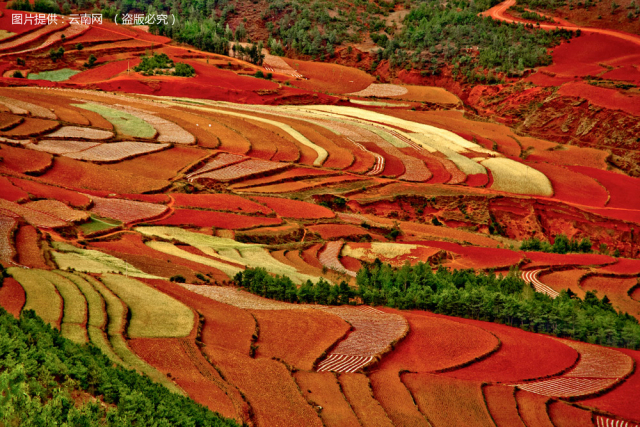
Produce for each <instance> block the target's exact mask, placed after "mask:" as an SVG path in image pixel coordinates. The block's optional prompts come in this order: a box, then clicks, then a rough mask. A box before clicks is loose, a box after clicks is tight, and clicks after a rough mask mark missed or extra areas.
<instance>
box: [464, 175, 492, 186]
mask: <svg viewBox="0 0 640 427" xmlns="http://www.w3.org/2000/svg"><path fill="white" fill-rule="evenodd" d="M464 183H465V184H466V185H468V186H469V187H484V186H485V185H487V184H488V183H489V175H485V174H475V175H467V179H466V181H465V182H464Z"/></svg>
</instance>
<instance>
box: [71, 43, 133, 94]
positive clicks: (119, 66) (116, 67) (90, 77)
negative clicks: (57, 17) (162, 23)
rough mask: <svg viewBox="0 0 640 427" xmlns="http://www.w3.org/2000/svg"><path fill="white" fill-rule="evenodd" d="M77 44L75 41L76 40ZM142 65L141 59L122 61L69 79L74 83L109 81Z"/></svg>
mask: <svg viewBox="0 0 640 427" xmlns="http://www.w3.org/2000/svg"><path fill="white" fill-rule="evenodd" d="M74 42H75V40H74ZM139 63H140V59H139V58H136V59H133V60H122V61H114V62H109V63H107V64H99V65H96V66H95V68H91V69H89V70H86V71H83V72H81V73H78V74H76V75H74V76H71V78H69V81H70V82H73V83H81V84H86V83H96V82H101V81H104V80H109V79H111V78H114V77H116V76H117V75H118V74H121V73H124V72H126V71H127V69H129V70H131V71H133V68H134V67H136V66H137V65H138V64H139Z"/></svg>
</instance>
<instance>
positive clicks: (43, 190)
mask: <svg viewBox="0 0 640 427" xmlns="http://www.w3.org/2000/svg"><path fill="white" fill-rule="evenodd" d="M11 182H13V183H14V184H15V185H17V186H18V187H20V188H22V189H23V190H25V191H27V192H29V193H30V194H31V195H33V196H35V197H37V198H43V199H44V198H51V199H55V200H58V201H60V202H64V203H67V204H68V205H70V206H72V207H74V208H80V209H85V208H87V207H88V206H89V204H90V203H91V200H90V199H89V198H88V197H87V196H85V195H83V194H80V193H76V192H75V191H71V190H67V189H64V188H60V187H54V186H52V185H45V184H40V183H39V182H37V181H31V180H27V179H18V178H11Z"/></svg>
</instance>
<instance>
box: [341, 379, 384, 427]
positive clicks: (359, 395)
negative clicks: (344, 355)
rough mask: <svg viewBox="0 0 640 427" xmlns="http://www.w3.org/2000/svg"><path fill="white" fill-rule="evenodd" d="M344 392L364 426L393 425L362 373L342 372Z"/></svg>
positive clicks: (380, 426) (382, 426)
mask: <svg viewBox="0 0 640 427" xmlns="http://www.w3.org/2000/svg"><path fill="white" fill-rule="evenodd" d="M339 379H340V385H341V388H342V392H343V393H344V395H345V397H346V398H347V401H348V402H349V404H351V408H353V411H354V412H355V413H356V415H357V416H358V419H359V420H360V423H361V424H362V426H363V427H392V426H393V423H392V422H391V420H390V419H389V418H388V417H387V414H386V413H385V411H384V409H383V408H382V406H380V403H378V401H376V400H375V399H374V398H373V393H372V391H371V387H370V385H369V380H368V378H367V377H366V376H364V375H362V374H340V377H339Z"/></svg>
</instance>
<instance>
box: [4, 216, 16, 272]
mask: <svg viewBox="0 0 640 427" xmlns="http://www.w3.org/2000/svg"><path fill="white" fill-rule="evenodd" d="M0 212H1V211H0ZM17 226H18V221H16V219H15V218H12V217H9V216H5V215H2V214H1V213H0V263H2V265H4V266H9V265H14V264H15V263H14V262H13V257H14V256H15V255H16V251H15V249H14V248H13V233H14V231H15V229H16V227H17Z"/></svg>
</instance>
